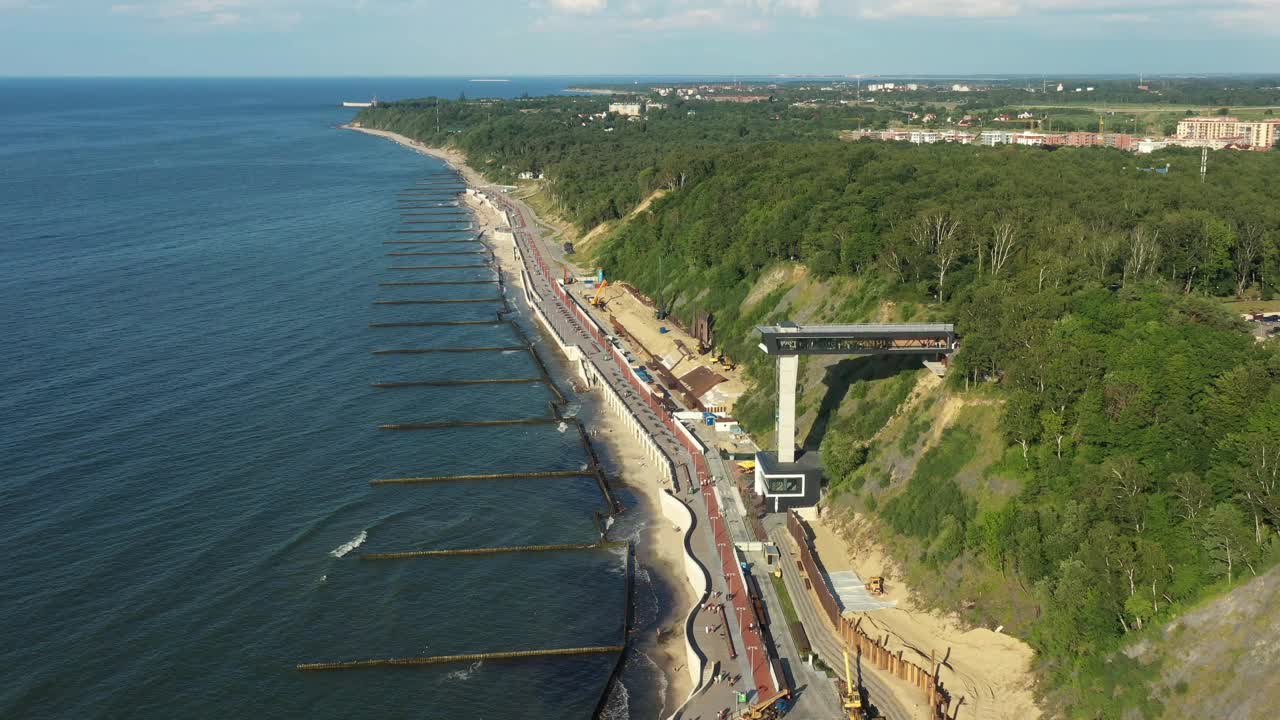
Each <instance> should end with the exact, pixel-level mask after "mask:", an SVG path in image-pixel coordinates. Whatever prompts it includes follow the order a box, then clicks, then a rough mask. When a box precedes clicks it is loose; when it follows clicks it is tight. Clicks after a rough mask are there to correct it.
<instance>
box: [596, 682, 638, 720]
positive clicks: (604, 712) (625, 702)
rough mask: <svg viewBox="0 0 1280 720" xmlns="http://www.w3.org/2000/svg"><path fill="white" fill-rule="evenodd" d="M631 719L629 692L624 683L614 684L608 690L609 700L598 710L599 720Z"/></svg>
mask: <svg viewBox="0 0 1280 720" xmlns="http://www.w3.org/2000/svg"><path fill="white" fill-rule="evenodd" d="M630 717H631V692H630V691H629V690H627V686H626V684H625V683H623V682H621V681H619V682H615V683H614V684H613V686H612V687H610V688H609V698H608V699H607V700H605V703H604V707H602V708H600V720H629V718H630Z"/></svg>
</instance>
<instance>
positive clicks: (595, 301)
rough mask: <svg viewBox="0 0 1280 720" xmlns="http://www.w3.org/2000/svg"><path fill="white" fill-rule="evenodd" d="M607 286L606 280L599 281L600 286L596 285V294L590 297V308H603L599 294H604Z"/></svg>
mask: <svg viewBox="0 0 1280 720" xmlns="http://www.w3.org/2000/svg"><path fill="white" fill-rule="evenodd" d="M608 286H609V281H608V280H601V281H600V284H599V285H596V294H595V295H592V296H591V307H598V308H602V307H604V302H602V301H601V300H600V293H602V292H604V289H605V288H606V287H608Z"/></svg>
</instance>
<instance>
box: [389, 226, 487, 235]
mask: <svg viewBox="0 0 1280 720" xmlns="http://www.w3.org/2000/svg"><path fill="white" fill-rule="evenodd" d="M473 229H474V228H469V227H466V228H444V229H443V230H397V231H396V234H397V235H430V234H432V233H462V232H465V233H470V232H471V231H472V230H473Z"/></svg>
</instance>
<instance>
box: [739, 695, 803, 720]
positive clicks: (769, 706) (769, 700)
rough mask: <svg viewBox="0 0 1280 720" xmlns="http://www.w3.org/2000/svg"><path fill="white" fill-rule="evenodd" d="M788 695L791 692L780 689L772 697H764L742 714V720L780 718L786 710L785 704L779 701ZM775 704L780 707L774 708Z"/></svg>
mask: <svg viewBox="0 0 1280 720" xmlns="http://www.w3.org/2000/svg"><path fill="white" fill-rule="evenodd" d="M790 695H791V691H790V690H787V689H786V688H781V689H779V690H778V691H777V692H776V693H774V694H772V695H766V696H764V698H763V699H761V700H760V702H758V703H756V704H754V705H752V706H751V707H749V708H747V711H746V712H744V713H743V714H742V718H744V720H746V719H748V718H749V719H750V720H775V718H780V717H782V713H783V712H784V711H785V710H786V707H785V703H782V702H781V701H782V700H785V699H786V698H787V697H789V696H790ZM775 704H777V705H780V706H781V707H775Z"/></svg>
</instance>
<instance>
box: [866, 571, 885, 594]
mask: <svg viewBox="0 0 1280 720" xmlns="http://www.w3.org/2000/svg"><path fill="white" fill-rule="evenodd" d="M867 592H869V593H871V594H872V595H883V594H884V578H882V577H880V576H879V575H877V576H875V577H873V578H869V579H868V580H867Z"/></svg>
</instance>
